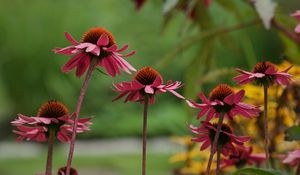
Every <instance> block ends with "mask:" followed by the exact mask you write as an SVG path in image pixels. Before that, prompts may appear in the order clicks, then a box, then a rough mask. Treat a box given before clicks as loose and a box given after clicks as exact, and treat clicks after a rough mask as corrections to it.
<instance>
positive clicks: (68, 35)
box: [64, 32, 79, 45]
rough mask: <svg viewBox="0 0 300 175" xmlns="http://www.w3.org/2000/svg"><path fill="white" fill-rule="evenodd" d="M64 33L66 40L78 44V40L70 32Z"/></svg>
mask: <svg viewBox="0 0 300 175" xmlns="http://www.w3.org/2000/svg"><path fill="white" fill-rule="evenodd" d="M64 34H65V37H66V38H67V40H69V41H70V42H71V43H72V44H74V45H77V44H79V42H77V41H76V40H75V39H74V38H73V36H72V35H71V34H70V33H68V32H64Z"/></svg>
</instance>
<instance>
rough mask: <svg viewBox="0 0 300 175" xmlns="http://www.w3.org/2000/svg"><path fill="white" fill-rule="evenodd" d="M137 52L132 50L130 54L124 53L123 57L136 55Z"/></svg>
mask: <svg viewBox="0 0 300 175" xmlns="http://www.w3.org/2000/svg"><path fill="white" fill-rule="evenodd" d="M135 53H136V51H131V52H129V53H128V54H126V55H124V56H123V57H125V58H126V57H130V56H132V55H134V54H135Z"/></svg>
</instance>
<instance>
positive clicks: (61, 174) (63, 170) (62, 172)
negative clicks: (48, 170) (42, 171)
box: [57, 167, 78, 175]
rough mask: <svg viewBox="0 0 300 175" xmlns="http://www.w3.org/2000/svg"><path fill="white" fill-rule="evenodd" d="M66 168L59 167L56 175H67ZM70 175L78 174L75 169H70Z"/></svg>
mask: <svg viewBox="0 0 300 175" xmlns="http://www.w3.org/2000/svg"><path fill="white" fill-rule="evenodd" d="M66 172H67V167H61V168H60V169H59V170H58V172H57V175H67V173H66ZM70 175H78V172H77V170H76V169H75V168H71V169H70Z"/></svg>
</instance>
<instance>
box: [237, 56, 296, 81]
mask: <svg viewBox="0 0 300 175" xmlns="http://www.w3.org/2000/svg"><path fill="white" fill-rule="evenodd" d="M292 67H293V66H289V67H288V68H286V69H285V70H283V71H278V70H277V68H276V66H275V65H274V64H273V63H271V62H269V61H265V62H258V63H257V64H256V65H255V66H254V68H253V71H252V72H248V71H245V70H242V69H239V68H237V69H236V70H237V71H238V72H239V73H241V75H238V76H236V77H234V78H233V80H234V81H236V82H237V83H238V84H240V85H244V84H247V83H250V82H252V81H256V83H257V84H259V85H267V86H270V85H273V84H274V83H277V84H280V85H287V84H288V83H289V81H290V80H292V76H291V75H290V74H289V73H288V71H289V70H290V69H291V68H292Z"/></svg>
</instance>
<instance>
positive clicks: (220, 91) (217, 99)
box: [187, 84, 260, 156]
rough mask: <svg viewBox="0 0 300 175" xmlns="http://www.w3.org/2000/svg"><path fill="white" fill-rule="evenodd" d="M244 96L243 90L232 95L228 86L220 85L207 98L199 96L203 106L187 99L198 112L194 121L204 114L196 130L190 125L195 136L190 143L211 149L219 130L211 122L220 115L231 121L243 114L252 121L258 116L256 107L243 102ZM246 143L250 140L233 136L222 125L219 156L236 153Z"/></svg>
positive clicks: (228, 127) (229, 129)
mask: <svg viewBox="0 0 300 175" xmlns="http://www.w3.org/2000/svg"><path fill="white" fill-rule="evenodd" d="M244 93H245V91H244V90H240V91H238V92H237V93H235V92H234V90H233V89H232V88H231V87H230V86H228V85H227V84H220V85H218V86H217V87H215V88H214V89H213V90H212V91H211V92H210V94H209V98H206V97H205V95H204V94H203V93H200V95H199V97H200V99H201V100H202V102H203V103H196V102H194V101H192V100H187V102H188V104H189V106H190V107H192V108H199V109H200V112H199V114H198V117H197V119H201V118H202V117H203V116H204V115H205V114H207V116H206V120H205V122H201V124H200V125H199V126H198V127H194V126H192V125H190V128H191V130H192V132H193V133H195V134H197V137H195V138H193V139H192V141H194V142H200V143H202V146H201V148H200V150H203V149H206V148H208V147H209V146H212V143H213V141H214V138H215V135H216V132H217V127H218V124H217V123H211V122H210V121H211V120H212V119H213V118H220V117H221V115H224V118H227V119H229V120H232V119H233V117H234V116H236V115H242V116H244V117H246V118H249V119H251V118H252V117H255V116H258V115H259V113H260V110H259V107H257V106H253V105H250V104H246V103H243V102H242V98H243V96H244ZM248 140H250V137H245V136H236V135H234V133H233V129H232V128H231V127H230V126H229V125H228V124H225V123H222V126H221V131H220V136H219V139H218V143H217V145H218V146H219V147H221V153H222V154H223V155H224V156H228V155H232V154H238V150H240V149H243V150H244V149H246V148H245V147H244V143H245V142H247V141H248ZM213 152H216V150H213Z"/></svg>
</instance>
